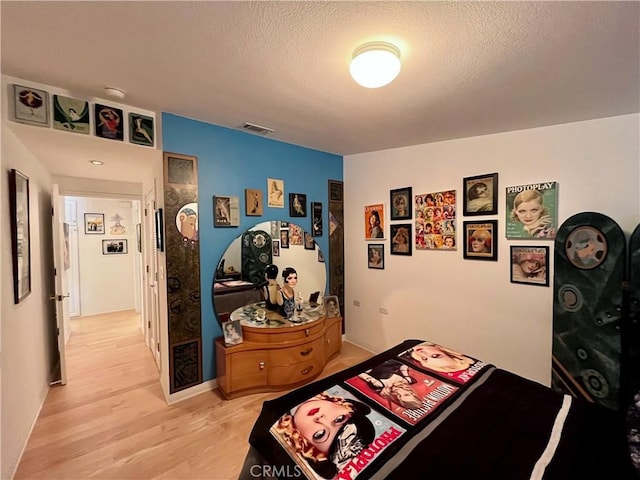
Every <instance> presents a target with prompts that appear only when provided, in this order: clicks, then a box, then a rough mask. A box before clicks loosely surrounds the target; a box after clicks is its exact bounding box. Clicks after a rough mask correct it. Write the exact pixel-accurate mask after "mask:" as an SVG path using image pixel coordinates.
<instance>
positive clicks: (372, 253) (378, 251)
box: [367, 243, 384, 270]
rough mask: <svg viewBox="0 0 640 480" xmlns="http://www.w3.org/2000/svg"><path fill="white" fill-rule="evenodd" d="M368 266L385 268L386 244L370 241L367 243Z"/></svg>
mask: <svg viewBox="0 0 640 480" xmlns="http://www.w3.org/2000/svg"><path fill="white" fill-rule="evenodd" d="M367 258H368V260H367V266H368V267H369V268H377V269H379V270H384V244H382V243H370V244H368V245H367Z"/></svg>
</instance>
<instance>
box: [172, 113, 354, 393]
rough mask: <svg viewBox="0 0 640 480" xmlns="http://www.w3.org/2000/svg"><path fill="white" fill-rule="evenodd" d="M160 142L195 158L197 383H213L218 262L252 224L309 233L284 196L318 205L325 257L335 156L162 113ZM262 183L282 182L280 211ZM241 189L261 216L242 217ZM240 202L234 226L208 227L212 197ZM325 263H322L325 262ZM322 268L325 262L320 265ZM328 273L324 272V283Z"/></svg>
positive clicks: (336, 176)
mask: <svg viewBox="0 0 640 480" xmlns="http://www.w3.org/2000/svg"><path fill="white" fill-rule="evenodd" d="M162 142H163V150H164V151H165V152H172V153H180V154H183V155H193V156H196V157H198V238H199V240H200V285H201V287H200V288H201V292H200V295H201V304H202V361H203V366H202V378H203V381H207V380H211V379H212V378H215V375H216V373H215V372H216V368H215V352H214V340H215V338H216V337H219V336H221V335H222V331H221V330H220V326H219V324H218V321H217V320H216V318H215V313H214V309H213V299H212V297H211V286H212V282H213V279H214V276H215V270H216V267H217V265H218V262H219V261H220V259H221V258H222V255H223V254H224V252H225V250H226V249H227V246H228V245H229V244H230V243H231V242H232V241H233V240H234V239H235V238H236V237H237V236H239V235H240V234H241V233H242V232H244V231H245V230H246V229H248V228H250V227H252V226H253V225H255V224H256V223H259V222H263V221H269V220H286V221H292V222H294V223H297V224H298V225H300V226H302V227H303V228H304V229H305V230H307V231H311V218H310V217H309V215H307V217H306V218H295V219H294V218H291V217H290V216H289V195H288V194H289V193H290V192H298V193H305V194H306V195H307V211H308V212H309V211H310V205H311V202H322V205H323V215H324V218H323V224H324V235H323V236H322V237H314V240H315V241H316V243H317V244H318V245H319V246H320V248H321V249H322V251H323V252H324V253H325V255H327V256H328V251H329V219H328V212H329V204H328V184H327V180H330V179H331V180H340V181H342V161H343V158H342V156H340V155H334V154H331V153H326V152H321V151H318V150H312V149H309V148H305V147H300V146H298V145H292V144H289V143H284V142H280V141H277V140H272V139H270V138H265V137H261V136H257V135H254V134H251V133H246V132H241V131H239V130H233V129H230V128H225V127H220V126H217V125H211V124H208V123H203V122H198V121H195V120H191V119H188V118H184V117H179V116H177V115H173V114H169V113H163V114H162ZM267 178H276V179H280V180H284V189H285V204H284V207H285V208H271V207H268V206H267ZM245 188H258V189H260V190H262V192H263V199H264V214H263V216H261V217H247V216H246V215H245V207H244V190H245ZM214 195H237V196H238V197H240V226H239V227H236V228H234V227H232V228H229V227H226V228H214V227H213V196H214ZM328 260H329V259H328V258H327V259H326V261H327V262H328ZM325 265H328V263H325ZM328 278H329V274H328V272H327V279H328Z"/></svg>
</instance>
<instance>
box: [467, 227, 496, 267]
mask: <svg viewBox="0 0 640 480" xmlns="http://www.w3.org/2000/svg"><path fill="white" fill-rule="evenodd" d="M463 234H464V251H463V257H464V258H466V259H467V260H493V261H496V260H498V221H497V220H481V221H477V222H476V221H467V222H463Z"/></svg>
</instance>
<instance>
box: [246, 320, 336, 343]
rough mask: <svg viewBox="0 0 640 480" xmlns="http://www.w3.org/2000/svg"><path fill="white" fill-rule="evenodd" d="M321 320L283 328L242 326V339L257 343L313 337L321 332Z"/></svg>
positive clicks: (322, 327) (291, 340)
mask: <svg viewBox="0 0 640 480" xmlns="http://www.w3.org/2000/svg"><path fill="white" fill-rule="evenodd" d="M323 329H324V323H323V322H317V321H316V322H313V323H309V324H307V325H298V326H295V327H283V328H256V327H246V326H243V328H242V332H243V334H244V339H245V340H248V341H251V342H259V343H287V342H295V341H297V340H304V339H305V338H309V337H313V336H315V335H318V334H320V333H322V331H323Z"/></svg>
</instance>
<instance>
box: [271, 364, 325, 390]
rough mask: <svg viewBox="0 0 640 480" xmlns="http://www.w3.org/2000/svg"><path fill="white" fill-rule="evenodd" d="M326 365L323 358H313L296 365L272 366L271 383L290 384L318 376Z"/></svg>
mask: <svg viewBox="0 0 640 480" xmlns="http://www.w3.org/2000/svg"><path fill="white" fill-rule="evenodd" d="M323 367H324V359H323V358H312V359H309V360H306V361H303V362H301V363H298V364H295V365H287V366H271V367H270V368H269V385H290V384H293V383H299V382H304V381H305V380H309V379H311V378H314V377H316V376H317V375H319V374H320V372H322V369H323Z"/></svg>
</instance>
